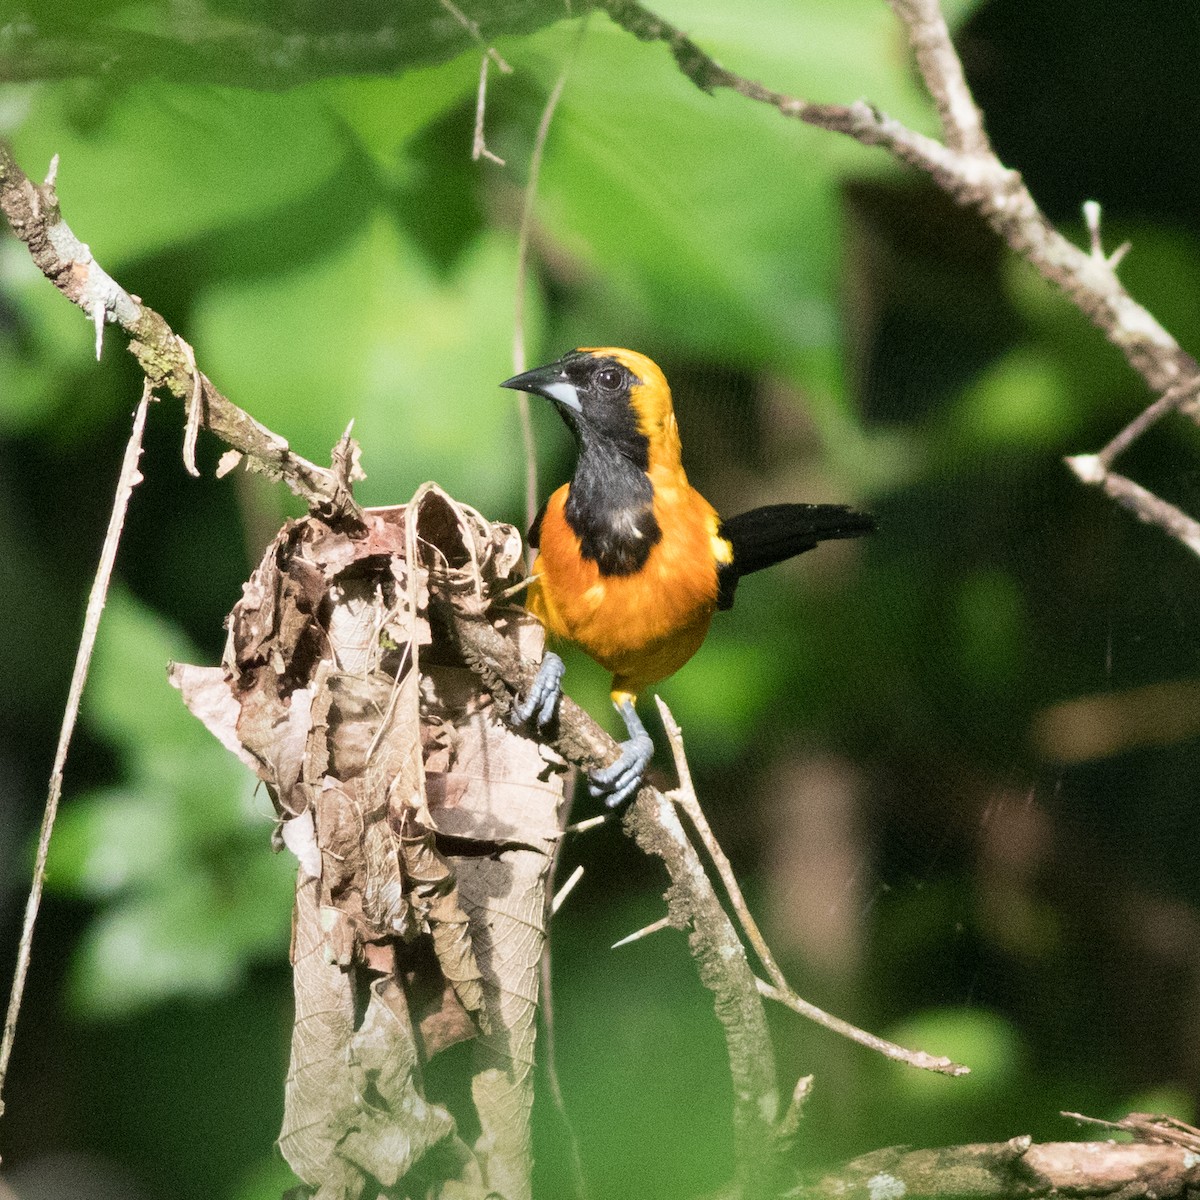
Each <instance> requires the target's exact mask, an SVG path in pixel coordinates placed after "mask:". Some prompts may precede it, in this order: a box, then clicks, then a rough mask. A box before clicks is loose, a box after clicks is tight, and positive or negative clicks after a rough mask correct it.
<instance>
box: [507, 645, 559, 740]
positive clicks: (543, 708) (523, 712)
mask: <svg viewBox="0 0 1200 1200" xmlns="http://www.w3.org/2000/svg"><path fill="white" fill-rule="evenodd" d="M565 671H566V667H565V666H564V665H563V660H562V659H561V658H559V657H558V655H557V654H555V653H554V651H553V650H547V651H546V653H545V654H544V655H543V657H542V665H541V667H540V668H539V670H538V673H537V678H536V679H535V680H534V681H533V686H532V687H531V688H530V689H529V695H528V696H526V697H525V699H524V700H522V701H521V703H520V704H518V705H516V706H515V707H514V708H513V711H512V721H513V724H514V725H524V724H526V722H528V721H529V720H530V719H531V718H532V719H536V722H537V727H538V728H539V729H545V728H546V726H547V725H549V724H550V722H551V721H553V720H554V716H555V713H557V711H558V702H559V700H560V699H561V698H562V677H563V673H564V672H565Z"/></svg>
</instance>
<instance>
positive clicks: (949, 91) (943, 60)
mask: <svg viewBox="0 0 1200 1200" xmlns="http://www.w3.org/2000/svg"><path fill="white" fill-rule="evenodd" d="M888 3H889V4H891V6H892V9H893V11H894V12H895V13H896V15H897V16H898V17H899V18H900V20H901V22H902V23H903V24H904V27H905V28H906V29H907V30H908V42H909V45H910V46H912V49H913V57H914V58H915V59H916V61H917V70H919V71H920V72H921V78H922V79H924V80H925V86H926V87H927V88H928V89H929V94H930V95H931V96H932V97H933V102H934V104H935V105H937V110H938V116H939V118H940V119H941V124H942V132H943V133H944V134H945V135H946V144H947V145H948V146H950V147H951V149H953V150H957V151H959V152H960V153H962V154H986V155H991V153H992V147H991V144H990V143H989V142H988V137H987V134H986V133H985V132H984V128H983V114H982V113H981V112H980V111H979V106H978V105H977V104H976V103H975V97H974V96H972V95H971V89H970V88H969V87H968V86H967V80H966V76H965V75H964V74H963V68H962V62H961V60H960V59H959V57H958V53H957V51H956V50H955V49H954V43H953V42H952V41H951V40H950V30H949V28H948V27H947V25H946V18H945V17H944V16H943V15H942V8H941V5H940V4H939V3H938V0H888Z"/></svg>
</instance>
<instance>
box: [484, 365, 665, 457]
mask: <svg viewBox="0 0 1200 1200" xmlns="http://www.w3.org/2000/svg"><path fill="white" fill-rule="evenodd" d="M617 355H620V356H621V357H617ZM622 358H627V359H632V360H633V366H631V365H630V363H628V362H623V361H622ZM641 358H642V356H641V355H634V354H633V352H632V351H621V350H617V351H612V350H607V349H605V350H572V351H571V352H570V353H569V354H564V355H563V356H562V358H560V359H558V361H557V362H552V363H548V364H547V365H546V366H544V367H535V368H534V369H533V370H532V371H526V372H525V373H524V374H523V375H515V376H514V377H513V378H512V379H506V380H505V381H504V382H503V383H502V384H501V385H500V386H501V387H506V388H513V389H514V390H515V391H519V392H530V393H532V394H533V395H536V396H545V397H546V399H547V400H551V401H553V403H554V406H555V407H556V408H557V409H558V411H559V414H560V415H561V416H562V418H563V420H564V421H565V422H566V423H567V425H568V427H569V428H570V430H571V432H572V433H574V435H575V437H576V439H577V440H578V441H579V443H580V446H581V447H582V448H583V449H585V450H586V449H587V448H588V447H589V445H592V444H594V443H595V442H596V441H602V442H605V443H607V444H608V445H609V446H611V447H613V448H615V449H616V450H618V451H620V453H621V454H622V455H624V456H625V457H626V458H627V459H629V460H630V461H631V462H632V463H634V464H635V465H636V466H637V467H638V469H639V470H642V471H645V470H646V469H647V467H648V465H649V461H650V441H649V438H648V437H647V436H646V434H645V432H643V430H642V427H641V421H640V419H639V418H640V413H639V408H638V405H637V402H636V399H637V397H638V395H639V394H640V393H641V391H642V390H643V389H644V387H645V384H646V382H647V380H646V379H644V378H642V376H641V375H639V374H638V373H636V372H635V370H634V366H636V365H638V364H637V361H636V360H638V359H641ZM644 361H645V362H646V363H650V360H649V359H645V360H644ZM650 366H652V367H653V364H652V363H650ZM654 372H655V374H656V375H658V374H659V372H658V369H657V368H654ZM647 374H648V372H647ZM660 377H661V376H660Z"/></svg>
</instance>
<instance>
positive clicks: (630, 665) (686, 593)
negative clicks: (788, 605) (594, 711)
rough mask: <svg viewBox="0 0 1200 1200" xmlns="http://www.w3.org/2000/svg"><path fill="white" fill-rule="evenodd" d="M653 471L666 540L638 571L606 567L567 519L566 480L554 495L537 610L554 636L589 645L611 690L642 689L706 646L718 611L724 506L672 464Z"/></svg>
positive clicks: (539, 568)
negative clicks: (717, 553) (590, 556)
mask: <svg viewBox="0 0 1200 1200" xmlns="http://www.w3.org/2000/svg"><path fill="white" fill-rule="evenodd" d="M657 473H658V472H657V471H655V470H653V469H652V471H651V481H652V482H653V483H654V484H655V500H654V515H655V517H656V519H657V520H658V524H659V528H660V529H661V531H662V540H661V541H660V542H659V543H658V544H657V545H656V546H655V547H654V548H653V550H652V551H651V553H650V557H649V558H648V559H647V560H646V564H645V566H644V567H642V569H641V570H639V571H637V572H636V573H635V574H633V575H601V573H600V571H599V569H598V568H597V566H596V564H595V563H594V562H591V561H589V560H587V559H584V558H583V557H582V556H581V555H580V553H579V539H578V538H577V537H576V536H575V532H574V530H572V529H571V527H570V525H569V524H568V523H567V519H566V515H565V513H564V511H563V510H564V506H565V504H566V499H567V491H568V488H567V487H566V486H564V487H561V488H559V489H558V491H556V492H555V493H554V495H553V496H551V497H550V501H549V503H548V504H547V506H546V512H545V515H544V516H543V518H542V527H541V538H540V542H541V548H540V553H539V554H538V558H537V562H536V563H535V564H534V571H535V572H536V573H539V574H540V576H541V577H540V579H539V580H538V581H537V582H536V583H534V584H533V585H532V586H531V587H530V590H529V601H528V604H529V609H530V611H531V612H533V614H534V615H535V616H536V617H537V618H538V619H539V620H540V621H541V622H542V624H544V625H545V626H546V628H547V629H548V630H549V631H550V632H551V633H552V634H554V635H555V636H557V637H561V638H566V639H567V640H569V641H572V642H576V643H577V644H578V645H580V646H582V647H583V649H584V650H586V651H587V652H588V654H590V655H591V656H592V657H593V658H594V659H596V660H597V662H599V663H601V664H602V665H603V666H605V667H607V668H608V670H610V671H611V672H612V673H613V677H614V678H613V691H614V694H615V693H617V692H623V693H630V694H633V695H636V694H637V693H638V692H639V691H640V690H641V689H642V688H643V687H645V686H647V685H648V684H651V683H657V682H658V681H659V680H660V679H665V678H666V677H667V676H668V675H670V674H672V672H674V671H677V670H678V669H679V668H680V667H681V666H683V664H684V663H685V662H687V660H688V659H689V658H691V656H692V655H693V654H695V652H696V651H697V650H698V649H699V648H700V643H701V642H702V641H703V640H704V635H705V634H706V633H707V632H708V624H709V621H710V620H711V619H712V614H713V612H714V611H715V609H716V599H717V565H716V559H715V557H714V539H715V538H716V531H717V514H716V512H715V511H714V509H713V508H712V506H711V505H710V504H709V503H708V501H707V500H705V499H704V497H703V496H701V495H700V493H699V492H697V491H695V490H694V489H693V488H692V487H690V486H689V485H688V483H687V481H686V479H683V480H682V482H681V481H680V479H679V476H678V475H677V474H675V473H674V472H671V473H669V475H668V473H666V472H664V473H663V475H664V477H663V478H661V479H655V475H656V474H657Z"/></svg>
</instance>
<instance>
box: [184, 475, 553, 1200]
mask: <svg viewBox="0 0 1200 1200" xmlns="http://www.w3.org/2000/svg"><path fill="white" fill-rule="evenodd" d="M520 560H521V541H520V538H519V536H518V535H517V533H516V531H515V530H514V529H512V528H511V526H505V525H492V524H489V523H488V522H487V521H485V520H484V519H483V518H482V517H481V516H480V515H479V514H478V513H476V512H475V511H474V510H473V509H471V508H469V507H467V506H466V505H462V504H459V503H457V502H456V501H454V500H452V499H451V498H450V497H449V496H447V495H446V494H445V493H444V492H442V491H441V490H440V489H439V488H437V487H436V485H433V484H426V485H424V486H423V487H422V488H420V489H419V490H418V492H417V494H416V495H415V496H414V497H413V500H412V501H411V502H410V504H408V505H405V506H403V507H397V508H391V509H376V510H367V511H366V512H365V513H363V514H362V521H361V523H355V524H353V525H350V524H347V525H345V526H343V527H335V526H331V525H329V524H327V523H326V522H325V521H323V520H322V519H320V518H318V517H309V518H307V519H305V520H301V521H295V522H289V523H288V525H287V526H285V527H284V529H283V530H281V531H280V534H279V536H278V537H277V538H276V539H275V541H274V542H273V543H272V545H271V546H270V547H269V548H268V550H267V552H266V554H265V555H264V557H263V561H262V562H261V564H260V565H259V567H258V569H257V570H256V571H255V572H254V574H253V576H252V577H251V579H250V581H249V582H248V583H247V584H246V586H245V588H244V589H243V597H242V600H241V602H240V603H239V604H238V605H237V607H236V608H235V610H234V612H233V614H232V615H231V618H230V623H229V627H230V637H229V643H228V646H227V651H226V656H225V659H226V661H225V665H224V668H223V669H209V670H204V669H201V668H189V667H183V666H181V667H176V668H174V669H173V674H172V678H173V681H174V682H175V683H176V686H178V687H179V688H180V689H181V691H182V692H183V693H184V696H185V699H186V700H187V702H188V704H189V707H191V708H192V709H193V711H194V712H196V714H197V716H199V717H200V718H201V719H202V720H204V721H205V723H206V724H207V725H208V726H209V728H210V729H212V731H213V733H214V734H215V735H216V736H217V737H218V738H220V739H221V740H222V741H223V742H224V744H226V745H227V746H229V747H230V748H231V749H233V750H234V751H235V752H237V753H239V754H240V756H241V757H242V758H243V761H246V762H248V763H250V764H252V765H253V767H254V769H255V770H256V771H257V773H258V774H259V776H260V777H261V778H262V779H263V780H265V781H266V783H267V785H268V788H269V790H270V792H271V794H272V797H273V799H274V801H275V804H276V807H277V809H278V811H279V815H280V818H281V822H282V829H281V837H280V841H281V842H282V844H284V845H286V846H288V847H289V848H290V849H292V850H293V851H294V852H295V853H296V854H297V857H298V859H299V860H300V863H301V869H300V882H299V887H298V891H297V905H296V920H295V934H294V954H293V962H294V971H295V989H296V1022H295V1026H294V1028H293V1039H292V1056H291V1065H290V1068H289V1074H288V1081H287V1087H286V1095H285V1120H284V1128H283V1131H282V1133H281V1136H280V1146H281V1148H282V1150H283V1152H284V1155H285V1157H286V1158H287V1160H288V1162H289V1163H290V1164H291V1165H292V1167H293V1169H294V1170H295V1171H296V1173H297V1174H298V1175H299V1176H300V1178H302V1179H303V1180H304V1181H305V1182H306V1183H307V1184H308V1185H309V1186H310V1187H311V1188H313V1189H316V1192H315V1194H316V1195H317V1196H319V1197H321V1198H322V1200H326V1198H327V1200H354V1198H355V1197H357V1196H359V1195H361V1194H363V1193H364V1192H365V1191H369V1190H371V1189H373V1188H379V1187H383V1188H392V1187H394V1186H399V1181H400V1180H401V1179H402V1178H403V1177H404V1176H405V1175H406V1173H408V1172H409V1171H410V1170H412V1169H414V1168H417V1169H418V1173H419V1170H420V1164H421V1160H422V1159H423V1157H424V1156H425V1154H426V1152H427V1151H428V1150H429V1149H430V1148H431V1147H432V1146H434V1145H437V1146H439V1148H440V1149H439V1155H438V1159H437V1161H438V1163H439V1170H440V1172H441V1173H440V1175H439V1177H438V1178H436V1179H429V1180H425V1179H424V1177H423V1176H422V1179H423V1182H422V1184H421V1187H422V1188H423V1191H422V1194H428V1195H430V1196H442V1197H445V1198H446V1200H450V1198H451V1197H462V1198H463V1200H480V1198H482V1197H484V1196H489V1195H496V1196H503V1197H504V1200H524V1198H525V1197H527V1196H528V1194H529V1191H528V1189H529V1175H530V1165H531V1155H530V1145H529V1120H530V1111H531V1107H532V1099H533V1092H532V1081H531V1077H530V1072H531V1070H532V1064H533V1040H534V1028H535V1017H536V1011H537V988H538V963H539V961H540V956H541V950H542V944H543V940H544V928H543V920H544V913H545V895H544V890H545V884H546V877H547V873H548V870H549V865H550V861H551V853H552V850H553V846H554V844H555V838H556V837H557V832H558V810H559V807H560V805H561V804H562V799H563V782H562V774H561V771H560V770H559V765H558V764H556V763H554V762H550V761H548V760H547V759H546V757H545V755H544V753H543V752H542V751H541V750H540V749H539V747H537V746H536V745H535V744H534V743H532V742H530V741H528V740H527V739H525V738H523V737H521V736H519V735H518V734H516V733H514V732H513V731H512V730H511V729H509V728H508V726H507V725H506V724H504V723H503V722H501V721H499V720H497V719H496V718H495V716H494V712H493V708H492V703H491V699H490V697H489V696H488V695H487V694H486V693H485V692H484V691H483V690H482V689H481V687H480V684H479V681H478V679H477V678H476V677H475V676H474V675H473V674H472V673H471V672H469V671H467V670H465V669H464V668H461V667H454V666H452V665H444V664H447V663H453V662H454V661H455V659H456V656H457V652H456V650H455V648H454V646H453V645H450V644H448V643H445V642H444V641H442V640H440V639H442V638H445V636H446V634H445V633H444V631H442V632H439V631H440V630H441V628H442V627H441V626H440V625H439V623H438V622H432V623H431V621H430V619H429V611H428V609H429V605H430V603H431V598H438V599H440V600H446V599H449V600H452V601H453V603H454V604H456V605H457V606H458V607H459V608H460V609H462V610H464V611H467V612H470V613H472V614H476V615H478V614H483V613H485V612H486V611H487V609H488V605H489V603H490V600H489V597H491V596H493V595H498V594H500V593H501V592H503V591H504V590H505V588H506V587H507V586H508V585H509V584H510V582H511V580H510V578H509V577H510V576H511V574H512V572H513V571H514V570H515V569H517V567H518V566H519V564H520ZM497 625H498V628H500V629H501V630H502V631H503V632H504V634H505V635H506V636H508V637H509V638H511V639H512V640H513V641H514V643H515V644H516V645H517V646H519V648H520V649H521V651H522V652H523V653H525V654H531V653H533V654H536V653H537V651H538V650H539V649H540V636H541V630H540V627H539V626H537V624H536V622H534V621H532V619H531V618H529V617H527V616H525V615H524V614H523V613H521V612H519V611H518V610H511V611H508V612H506V613H505V614H504V616H503V618H502V619H500V620H498V622H497ZM426 647H428V650H426ZM426 655H428V661H426ZM434 663H438V664H443V665H438V666H434V665H432V664H434ZM444 839H448V840H447V841H446V846H445V847H443V846H441V845H440V844H439V842H440V841H441V840H444ZM459 850H462V851H463V853H461V854H460V853H458V851H459ZM355 994H359V995H366V996H367V1004H366V1007H365V1010H364V1011H363V1012H362V1014H361V1015H360V1016H359V1018H358V1020H357V1021H356V1019H355V1006H354V996H355ZM466 1037H474V1038H475V1039H476V1047H477V1049H476V1056H475V1059H476V1068H475V1077H474V1080H473V1083H472V1094H473V1097H474V1101H475V1105H476V1109H477V1114H476V1115H477V1123H478V1125H479V1126H480V1128H481V1129H482V1135H481V1137H480V1139H479V1141H478V1143H477V1145H476V1147H475V1149H474V1151H471V1150H470V1149H468V1148H467V1147H466V1146H465V1145H464V1144H463V1143H462V1142H461V1141H460V1140H459V1139H458V1138H457V1135H456V1133H455V1122H454V1119H453V1116H452V1115H451V1114H450V1113H449V1112H447V1111H446V1110H444V1109H441V1108H439V1107H437V1106H435V1105H430V1104H429V1103H428V1102H427V1101H426V1100H425V1099H424V1098H423V1095H422V1093H421V1087H420V1078H421V1062H422V1056H426V1057H427V1056H428V1055H430V1054H433V1053H436V1051H437V1050H439V1049H441V1048H443V1047H445V1046H447V1045H450V1044H453V1042H455V1041H460V1040H462V1039H463V1038H466ZM472 1123H475V1122H474V1121H473V1122H472ZM447 1164H449V1165H447Z"/></svg>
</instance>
